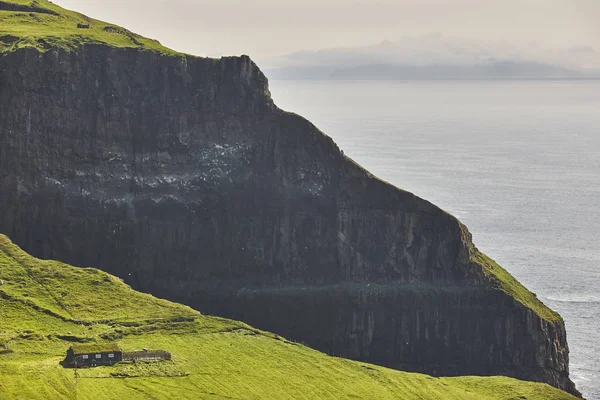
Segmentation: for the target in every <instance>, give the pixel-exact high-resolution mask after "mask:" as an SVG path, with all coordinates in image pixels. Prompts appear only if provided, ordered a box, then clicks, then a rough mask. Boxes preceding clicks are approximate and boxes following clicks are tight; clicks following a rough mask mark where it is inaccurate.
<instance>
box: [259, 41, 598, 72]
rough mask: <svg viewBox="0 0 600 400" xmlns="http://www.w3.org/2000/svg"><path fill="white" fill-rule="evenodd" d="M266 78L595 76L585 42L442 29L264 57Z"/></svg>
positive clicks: (595, 66) (594, 53) (592, 56)
mask: <svg viewBox="0 0 600 400" xmlns="http://www.w3.org/2000/svg"><path fill="white" fill-rule="evenodd" d="M264 65H265V66H266V68H265V69H266V73H267V75H268V76H269V77H270V78H271V79H384V80H385V79H557V78H590V77H600V53H599V52H597V51H596V50H595V49H594V48H592V47H589V46H573V47H571V48H568V49H558V50H556V49H555V50H547V49H542V48H540V47H539V46H536V45H535V44H529V45H508V44H498V43H491V44H490V43H486V44H482V43H477V42H474V41H468V40H464V39H457V38H447V37H443V36H442V35H441V34H432V35H423V36H417V37H404V38H402V39H401V40H398V41H396V42H390V41H384V42H382V43H379V44H377V45H373V46H361V47H348V48H337V49H325V50H320V51H303V52H296V53H291V54H286V55H282V56H278V57H274V58H271V59H269V60H265V62H264Z"/></svg>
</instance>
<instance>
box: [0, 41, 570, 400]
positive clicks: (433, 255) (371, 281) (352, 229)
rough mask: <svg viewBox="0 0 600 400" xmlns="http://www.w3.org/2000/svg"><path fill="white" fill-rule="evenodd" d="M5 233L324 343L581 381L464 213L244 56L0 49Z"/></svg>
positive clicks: (434, 366) (351, 353) (348, 351)
mask: <svg viewBox="0 0 600 400" xmlns="http://www.w3.org/2000/svg"><path fill="white" fill-rule="evenodd" d="M0 105H1V107H0V210H1V211H2V212H1V213H0V232H3V233H6V234H7V235H9V236H10V237H11V238H12V239H13V240H14V241H15V242H16V243H17V244H19V245H20V246H21V247H23V248H24V249H25V250H26V251H28V252H30V253H32V254H33V255H35V256H38V257H45V258H54V259H60V260H62V261H65V262H68V263H71V264H75V265H80V266H94V267H98V268H101V269H103V270H105V271H107V272H110V273H112V274H115V275H118V276H121V277H122V278H124V279H125V280H126V282H128V283H130V284H131V285H132V286H133V287H134V288H136V289H138V290H143V291H147V292H150V293H153V294H155V295H158V296H161V297H165V298H168V299H171V300H175V301H180V302H183V303H186V304H188V305H190V306H193V307H194V308H196V309H198V310H200V311H202V312H205V313H211V314H218V315H222V316H226V317H232V318H239V319H242V320H244V321H247V322H249V323H251V324H253V325H255V326H257V327H259V328H264V329H268V330H271V331H273V332H276V333H280V334H283V335H286V336H288V337H290V338H292V339H295V340H298V341H302V342H305V343H307V344H309V345H311V346H313V347H316V348H318V349H320V350H323V351H326V352H329V353H331V354H336V355H341V356H346V357H351V358H355V359H359V360H365V361H369V362H374V363H378V364H381V365H387V366H392V367H395V368H400V369H407V370H413V371H423V372H427V373H431V374H444V375H462V374H479V375H494V374H504V375H510V376H515V377H518V378H522V379H529V380H536V381H542V382H547V383H549V384H551V385H553V386H556V387H559V388H562V389H565V390H567V391H570V392H571V393H576V391H575V388H574V385H573V384H572V382H571V381H570V380H569V378H568V346H567V342H566V335H565V330H564V325H563V323H562V321H561V320H556V321H547V320H544V319H543V318H541V317H540V316H539V315H538V314H536V313H535V312H534V311H532V310H531V309H529V308H527V307H526V306H524V305H523V304H521V303H520V302H518V301H516V300H515V299H513V298H512V297H511V296H509V295H507V294H506V293H505V292H503V291H502V290H499V289H498V288H497V287H495V286H494V285H492V282H491V281H490V278H489V277H488V276H487V275H486V274H485V273H484V272H483V268H482V266H481V265H479V264H477V263H475V262H473V257H472V256H473V254H474V252H476V251H477V250H476V248H475V247H474V246H473V245H472V243H471V237H470V234H469V233H468V231H467V229H466V228H465V227H464V226H463V225H461V224H460V223H459V222H458V221H457V220H456V219H455V218H454V217H453V216H451V215H449V214H447V213H445V212H444V211H442V210H440V209H439V208H437V207H435V206H434V205H432V204H431V203H429V202H427V201H425V200H422V199H420V198H418V197H416V196H414V195H413V194H411V193H408V192H406V191H402V190H399V189H397V188H395V187H393V186H391V185H389V184H387V183H385V182H382V181H380V180H378V179H377V178H375V177H373V176H372V175H370V174H369V173H368V172H367V171H365V170H364V169H363V168H361V167H360V166H358V165H356V164H355V163H354V162H352V161H351V160H350V159H348V158H347V157H345V156H344V155H343V153H342V152H341V151H340V150H339V149H338V147H337V146H336V145H335V143H334V142H333V141H332V140H331V139H330V138H329V137H327V136H326V135H324V134H323V133H322V132H320V131H319V130H318V129H316V128H315V127H314V126H313V125H312V124H311V123H310V122H308V121H306V120H305V119H303V118H301V117H299V116H297V115H295V114H291V113H287V112H284V111H282V110H280V109H278V108H277V107H276V106H275V105H274V103H273V101H272V99H271V97H270V94H269V91H268V84H267V80H266V78H265V77H264V75H263V74H262V73H261V71H260V70H259V69H258V68H257V67H256V65H255V64H254V63H253V62H252V61H251V60H250V59H249V58H248V57H230V58H223V59H220V60H214V59H202V58H196V57H190V56H167V55H161V54H158V53H152V52H147V51H140V50H136V49H113V48H109V47H106V46H100V45H85V46H82V47H81V48H80V49H78V50H77V51H71V52H67V51H62V50H61V51H58V50H57V51H53V50H49V51H47V52H44V53H40V52H38V51H36V50H33V49H24V50H18V51H15V52H12V53H7V54H4V55H2V56H1V57H0Z"/></svg>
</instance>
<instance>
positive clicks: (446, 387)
mask: <svg viewBox="0 0 600 400" xmlns="http://www.w3.org/2000/svg"><path fill="white" fill-rule="evenodd" d="M0 280H1V281H2V282H1V283H2V284H1V285H0V398H1V399H28V400H29V399H34V400H35V399H73V398H79V399H118V398H127V399H175V398H177V399H203V398H207V399H208V398H210V399H219V398H234V399H315V398H319V399H344V398H346V399H358V398H362V399H398V398H402V399H457V400H458V399H516V398H518V399H557V400H558V399H574V397H572V396H570V395H569V394H567V393H565V392H562V391H559V390H557V389H554V388H552V387H550V386H548V385H546V384H539V383H530V382H522V381H518V380H515V379H510V378H505V377H487V378H482V377H459V378H433V377H430V376H427V375H422V374H414V373H407V372H401V371H394V370H390V369H386V368H383V367H378V366H374V365H369V364H364V363H360V362H355V361H350V360H345V359H341V358H335V357H330V356H327V355H324V354H322V353H320V352H317V351H315V350H312V349H310V348H307V347H305V346H302V345H299V344H296V343H292V342H289V341H287V340H285V339H283V338H281V337H279V336H277V335H273V334H270V333H267V332H262V331H259V330H257V329H254V328H252V327H250V326H248V325H245V324H243V323H240V322H236V321H231V320H227V319H222V318H216V317H209V316H204V315H201V314H200V313H198V312H196V311H194V310H192V309H190V308H188V307H185V306H182V305H179V304H175V303H171V302H167V301H164V300H159V299H156V298H154V297H152V296H149V295H146V294H142V293H138V292H136V291H134V290H132V289H131V288H130V287H128V286H127V285H125V284H124V283H122V282H121V281H120V280H119V279H117V278H115V277H113V276H110V275H108V274H106V273H103V272H100V271H98V270H95V269H91V268H86V269H83V268H74V267H71V266H68V265H65V264H62V263H59V262H55V261H41V260H37V259H35V258H33V257H31V256H29V255H27V254H26V253H24V252H23V251H21V250H20V249H19V248H18V247H17V246H15V245H14V244H12V243H11V242H10V241H9V240H8V238H6V237H5V236H2V235H0ZM79 342H83V343H113V342H116V343H118V344H119V345H120V346H121V347H122V348H123V349H124V350H134V349H141V348H144V347H148V348H152V349H164V350H167V351H169V352H171V353H172V355H173V360H172V361H163V362H137V363H120V364H117V365H115V366H113V367H99V368H93V369H80V370H78V373H77V374H78V376H77V379H76V377H75V371H74V370H73V369H65V368H63V367H62V366H60V364H59V363H60V362H61V361H62V360H63V358H64V354H65V351H66V350H67V349H68V348H69V347H70V346H71V345H72V344H73V343H79Z"/></svg>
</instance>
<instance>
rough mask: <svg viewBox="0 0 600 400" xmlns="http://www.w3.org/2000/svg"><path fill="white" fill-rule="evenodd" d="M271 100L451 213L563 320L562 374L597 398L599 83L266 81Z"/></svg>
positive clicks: (374, 169)
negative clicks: (565, 364) (565, 367)
mask: <svg viewBox="0 0 600 400" xmlns="http://www.w3.org/2000/svg"><path fill="white" fill-rule="evenodd" d="M270 88H271V93H272V95H273V98H274V100H275V103H276V104H277V105H278V106H279V107H281V108H283V109H285V110H289V111H293V112H296V113H298V114H300V115H302V116H304V117H306V118H307V119H309V120H310V121H312V122H313V123H314V124H315V125H316V126H317V127H318V128H320V129H321V130H322V131H323V132H325V133H326V134H327V135H329V136H330V137H332V138H333V139H334V140H335V142H336V143H337V144H338V145H339V146H340V148H341V149H342V150H344V152H345V154H346V155H348V156H349V157H351V158H353V159H354V160H355V161H357V162H358V163H360V164H361V165H363V166H364V167H365V168H367V169H368V170H369V171H371V172H372V173H374V174H375V175H377V176H379V177H380V178H382V179H384V180H386V181H388V182H391V183H392V184H394V185H396V186H398V187H400V188H403V189H405V190H408V191H410V192H413V193H415V194H416V195H418V196H420V197H422V198H424V199H427V200H429V201H431V202H433V203H434V204H436V205H438V206H440V207H441V208H443V209H444V210H446V211H449V212H450V213H452V214H454V215H455V216H457V217H458V218H459V219H460V220H461V221H462V222H464V223H465V224H466V225H467V226H468V227H469V229H470V231H471V233H472V234H473V239H474V242H475V244H476V245H477V247H478V248H479V249H481V250H482V251H484V252H485V253H487V254H488V255H489V256H491V257H492V258H494V259H495V260H496V261H498V262H499V263H500V264H501V265H502V266H504V267H505V268H506V269H507V270H508V271H510V273H512V274H513V275H514V276H515V277H516V278H517V279H518V280H519V281H521V282H522V283H523V284H524V285H525V286H526V287H527V288H529V289H530V290H531V291H533V292H535V293H536V294H537V295H538V297H539V298H540V299H541V300H542V301H543V302H544V303H546V304H547V305H548V306H550V307H551V308H552V309H554V310H556V311H558V312H559V313H560V314H561V315H562V316H563V318H564V320H565V323H566V328H567V339H568V342H569V347H570V374H571V378H572V379H573V381H574V382H575V383H576V385H577V388H578V389H579V390H580V391H581V392H582V393H583V395H584V397H585V398H587V399H593V400H600V81H594V80H513V81H508V80H474V81H471V80H462V81H456V80H433V81H287V80H272V81H271V82H270Z"/></svg>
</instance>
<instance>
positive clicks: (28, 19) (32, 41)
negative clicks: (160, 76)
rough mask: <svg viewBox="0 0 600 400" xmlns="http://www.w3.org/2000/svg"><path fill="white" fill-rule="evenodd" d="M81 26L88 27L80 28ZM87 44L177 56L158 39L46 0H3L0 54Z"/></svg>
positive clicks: (1, 0) (70, 47)
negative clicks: (23, 49)
mask: <svg viewBox="0 0 600 400" xmlns="http://www.w3.org/2000/svg"><path fill="white" fill-rule="evenodd" d="M78 24H81V25H89V28H86V29H81V28H78V27H77V26H78ZM86 43H87V44H89V43H97V44H105V45H108V46H112V47H131V48H139V49H145V50H151V51H157V52H161V53H166V54H177V53H176V52H175V51H173V50H171V49H168V48H166V47H164V46H162V45H161V44H160V43H159V42H158V41H156V40H152V39H147V38H145V37H142V36H140V35H137V34H135V33H133V32H130V31H128V30H126V29H124V28H121V27H120V26H117V25H113V24H109V23H106V22H102V21H98V20H95V19H93V18H88V17H86V16H85V15H83V14H80V13H77V12H74V11H69V10H65V9H64V8H61V7H59V6H57V5H55V4H53V3H52V2H50V1H47V0H34V1H31V0H0V53H1V52H6V51H11V50H15V49H19V48H23V47H32V48H36V49H38V50H40V51H46V50H48V49H53V48H61V49H76V48H77V47H79V46H81V45H82V44H86Z"/></svg>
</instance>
